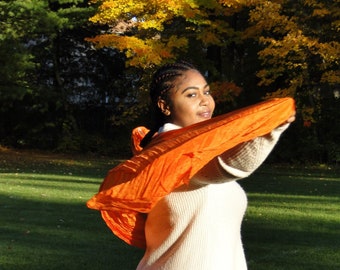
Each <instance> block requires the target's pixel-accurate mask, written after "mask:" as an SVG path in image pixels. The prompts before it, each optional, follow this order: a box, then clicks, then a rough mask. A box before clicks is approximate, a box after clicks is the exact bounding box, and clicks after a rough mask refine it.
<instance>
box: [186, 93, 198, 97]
mask: <svg viewBox="0 0 340 270" xmlns="http://www.w3.org/2000/svg"><path fill="white" fill-rule="evenodd" d="M196 96H197V94H196V93H188V94H187V97H189V98H191V97H196Z"/></svg>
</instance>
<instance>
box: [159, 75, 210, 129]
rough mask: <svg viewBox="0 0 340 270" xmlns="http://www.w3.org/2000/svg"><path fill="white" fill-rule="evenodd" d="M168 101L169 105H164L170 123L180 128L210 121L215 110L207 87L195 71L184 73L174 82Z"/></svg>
mask: <svg viewBox="0 0 340 270" xmlns="http://www.w3.org/2000/svg"><path fill="white" fill-rule="evenodd" d="M170 101H171V104H166V105H168V110H169V112H168V113H170V115H169V119H170V122H171V123H173V124H175V125H178V126H181V127H186V126H189V125H192V124H195V123H198V122H202V121H205V120H207V119H210V118H211V117H212V114H213V112H214V109H215V101H214V99H213V97H212V96H211V95H210V88H209V85H208V84H207V82H206V80H205V79H204V77H203V76H202V75H201V73H200V72H198V71H197V70H188V71H185V72H184V74H183V75H182V76H180V77H178V78H177V79H176V80H175V87H174V88H172V89H171V90H170ZM161 109H162V108H161ZM163 109H164V108H163ZM163 111H164V110H163Z"/></svg>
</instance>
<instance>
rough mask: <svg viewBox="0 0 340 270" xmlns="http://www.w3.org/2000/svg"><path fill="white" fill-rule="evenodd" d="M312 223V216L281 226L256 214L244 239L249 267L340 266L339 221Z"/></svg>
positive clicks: (307, 269) (307, 268) (297, 268)
mask: <svg viewBox="0 0 340 270" xmlns="http://www.w3.org/2000/svg"><path fill="white" fill-rule="evenodd" d="M294 223H295V224H294ZM296 224H298V226H296ZM289 225H291V226H290V229H289ZM311 226H312V227H314V226H315V224H313V223H311V222H310V221H308V220H294V221H293V220H292V222H291V224H287V223H286V224H284V225H281V226H280V225H279V224H276V226H274V225H273V223H272V222H268V223H267V224H263V223H262V222H261V219H259V218H254V217H253V218H252V220H251V221H246V222H244V224H243V241H244V245H245V251H246V255H247V258H248V259H249V261H248V267H249V269H256V270H267V269H275V270H286V269H290V270H300V269H301V270H317V269H327V270H337V269H340V261H339V256H340V254H339V250H340V243H339V224H335V223H332V224H324V226H325V227H327V229H324V228H323V229H317V228H314V229H313V228H311ZM321 226H322V225H321ZM303 228H304V229H303ZM329 228H332V229H330V230H329Z"/></svg>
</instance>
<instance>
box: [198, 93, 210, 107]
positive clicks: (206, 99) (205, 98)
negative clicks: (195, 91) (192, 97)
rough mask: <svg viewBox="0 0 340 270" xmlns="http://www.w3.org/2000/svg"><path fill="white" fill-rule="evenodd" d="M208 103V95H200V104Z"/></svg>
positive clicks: (205, 104)
mask: <svg viewBox="0 0 340 270" xmlns="http://www.w3.org/2000/svg"><path fill="white" fill-rule="evenodd" d="M208 104H209V97H208V96H207V95H204V94H203V95H201V101H200V105H201V106H207V105H208Z"/></svg>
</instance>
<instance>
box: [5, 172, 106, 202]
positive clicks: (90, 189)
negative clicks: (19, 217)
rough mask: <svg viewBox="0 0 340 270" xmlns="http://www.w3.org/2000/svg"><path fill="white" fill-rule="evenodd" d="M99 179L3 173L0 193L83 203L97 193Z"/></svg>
mask: <svg viewBox="0 0 340 270" xmlns="http://www.w3.org/2000/svg"><path fill="white" fill-rule="evenodd" d="M101 181H102V179H101V178H93V177H83V176H82V177H79V176H70V175H56V174H31V173H14V174H10V173H4V174H1V175H0V192H1V193H3V194H5V193H8V195H9V196H10V198H16V197H20V198H24V199H32V200H35V201H48V202H65V201H70V203H79V202H85V200H86V199H88V198H90V197H91V195H93V194H94V193H95V192H97V190H98V187H99V184H100V183H101Z"/></svg>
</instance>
